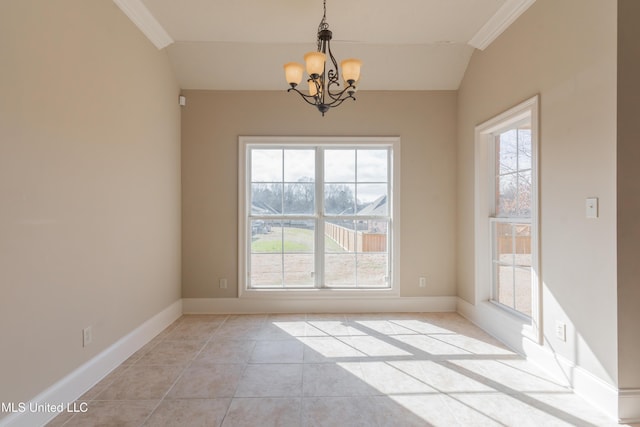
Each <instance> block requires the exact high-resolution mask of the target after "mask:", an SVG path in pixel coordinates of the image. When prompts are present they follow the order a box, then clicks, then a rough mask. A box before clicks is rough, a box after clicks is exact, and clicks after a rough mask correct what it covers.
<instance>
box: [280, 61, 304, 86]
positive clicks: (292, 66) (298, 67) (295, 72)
mask: <svg viewBox="0 0 640 427" xmlns="http://www.w3.org/2000/svg"><path fill="white" fill-rule="evenodd" d="M303 71H304V67H303V66H302V64H298V63H297V62H288V63H286V64H284V75H285V77H286V79H287V83H289V84H293V85H296V86H297V85H298V84H300V82H301V81H302V72H303Z"/></svg>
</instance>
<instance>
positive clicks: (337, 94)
mask: <svg viewBox="0 0 640 427" xmlns="http://www.w3.org/2000/svg"><path fill="white" fill-rule="evenodd" d="M345 84H347V83H345ZM332 85H335V86H340V83H338V82H330V83H329V85H327V93H328V94H329V97H330V98H331V99H333V100H336V99H340V98H341V97H342V95H344V94H345V93H346V92H348V91H349V90H350V89H351V91H353V92H355V86H353V85H347V86H346V87H345V88H344V89H342V90H339V91H338V92H332V91H331V86H332Z"/></svg>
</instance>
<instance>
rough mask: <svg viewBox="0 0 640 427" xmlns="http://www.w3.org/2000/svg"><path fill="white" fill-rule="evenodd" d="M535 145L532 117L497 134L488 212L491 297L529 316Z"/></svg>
mask: <svg viewBox="0 0 640 427" xmlns="http://www.w3.org/2000/svg"><path fill="white" fill-rule="evenodd" d="M531 150H532V144H531V130H530V124H529V123H523V124H521V125H520V126H516V127H514V128H511V129H508V130H505V131H503V132H500V133H498V134H496V135H495V137H494V177H495V191H494V194H493V197H494V203H493V206H494V212H493V215H492V217H491V218H490V229H491V253H492V265H493V268H492V299H493V300H494V301H495V302H497V303H499V304H501V305H503V306H505V307H507V308H509V309H512V310H515V311H516V312H518V313H520V314H523V315H525V316H528V317H530V316H531V310H532V293H531V292H532V285H531V280H532V274H531V273H532V271H531V266H532V264H531V261H532V246H531V206H532V178H531V177H532V157H531V154H532V151H531Z"/></svg>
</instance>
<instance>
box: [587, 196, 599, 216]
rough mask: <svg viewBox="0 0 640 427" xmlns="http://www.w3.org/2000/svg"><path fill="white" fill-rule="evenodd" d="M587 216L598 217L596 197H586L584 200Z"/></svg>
mask: <svg viewBox="0 0 640 427" xmlns="http://www.w3.org/2000/svg"><path fill="white" fill-rule="evenodd" d="M586 214H587V218H598V198H597V197H588V198H587V200H586Z"/></svg>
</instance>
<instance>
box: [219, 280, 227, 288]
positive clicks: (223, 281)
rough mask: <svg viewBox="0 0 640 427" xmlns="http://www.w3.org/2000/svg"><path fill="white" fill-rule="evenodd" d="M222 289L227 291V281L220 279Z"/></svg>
mask: <svg viewBox="0 0 640 427" xmlns="http://www.w3.org/2000/svg"><path fill="white" fill-rule="evenodd" d="M220 289H227V279H220Z"/></svg>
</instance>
